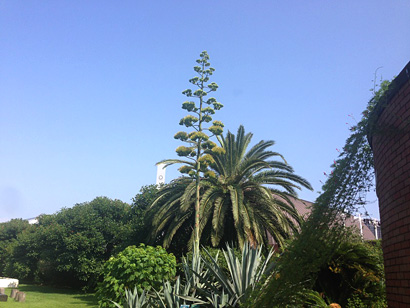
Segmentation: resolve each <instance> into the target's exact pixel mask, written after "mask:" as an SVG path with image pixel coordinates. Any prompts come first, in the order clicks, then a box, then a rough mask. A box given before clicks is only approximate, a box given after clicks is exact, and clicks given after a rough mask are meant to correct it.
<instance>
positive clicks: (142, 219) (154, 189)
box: [122, 184, 161, 249]
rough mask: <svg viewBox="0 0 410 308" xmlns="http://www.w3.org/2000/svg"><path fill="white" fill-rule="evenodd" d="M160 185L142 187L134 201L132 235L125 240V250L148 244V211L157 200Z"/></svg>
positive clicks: (131, 222)
mask: <svg viewBox="0 0 410 308" xmlns="http://www.w3.org/2000/svg"><path fill="white" fill-rule="evenodd" d="M159 187H161V186H158V185H155V184H152V185H146V186H143V187H141V189H140V192H139V193H138V194H137V195H136V196H135V197H134V198H133V199H132V204H131V211H130V222H129V224H130V230H129V231H130V233H129V234H128V235H127V236H126V237H125V238H124V246H123V247H122V249H124V248H125V247H127V246H131V245H138V244H139V243H146V241H147V234H148V233H149V228H150V226H149V225H148V224H147V222H148V221H149V220H148V219H147V216H146V211H147V209H148V208H149V206H150V205H151V203H152V202H153V201H154V200H155V196H156V194H157V193H158V190H159Z"/></svg>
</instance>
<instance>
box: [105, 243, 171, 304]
mask: <svg viewBox="0 0 410 308" xmlns="http://www.w3.org/2000/svg"><path fill="white" fill-rule="evenodd" d="M175 274H176V259H175V256H174V255H173V254H168V253H167V252H166V250H165V249H164V248H162V247H159V246H158V247H156V248H155V247H152V246H145V245H144V244H141V245H140V246H139V247H136V246H129V247H127V248H125V249H124V250H123V251H122V252H120V253H119V254H118V255H117V256H115V257H111V258H110V259H109V260H108V261H107V262H106V263H105V264H104V268H103V277H104V280H103V281H102V282H101V283H99V284H98V287H97V297H98V299H99V302H100V305H101V306H102V307H109V306H110V305H111V304H109V302H108V300H112V301H115V302H119V301H120V300H121V297H122V296H123V295H124V294H125V290H126V289H130V290H132V289H134V288H135V287H137V289H138V292H142V290H143V289H144V290H149V289H151V288H154V289H160V287H161V286H162V282H163V281H164V280H172V279H173V278H174V277H175Z"/></svg>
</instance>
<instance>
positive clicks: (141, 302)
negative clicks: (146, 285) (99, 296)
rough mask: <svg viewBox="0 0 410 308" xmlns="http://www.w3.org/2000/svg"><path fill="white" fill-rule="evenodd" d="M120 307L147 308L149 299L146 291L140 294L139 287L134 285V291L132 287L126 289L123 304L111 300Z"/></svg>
mask: <svg viewBox="0 0 410 308" xmlns="http://www.w3.org/2000/svg"><path fill="white" fill-rule="evenodd" d="M111 302H112V303H113V304H114V305H115V306H116V307H118V308H146V307H149V306H148V305H149V299H148V297H147V296H146V294H145V291H142V293H141V294H138V289H137V287H134V291H131V290H130V289H126V290H125V296H124V297H123V301H122V302H123V303H124V304H123V306H121V305H120V304H119V303H116V302H114V301H111Z"/></svg>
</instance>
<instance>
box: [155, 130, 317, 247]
mask: <svg viewBox="0 0 410 308" xmlns="http://www.w3.org/2000/svg"><path fill="white" fill-rule="evenodd" d="M252 136H253V135H252V134H251V133H248V134H245V130H244V128H243V126H241V127H239V129H238V133H237V135H236V136H235V135H234V134H232V133H230V132H228V134H227V135H226V137H219V138H218V139H219V141H220V145H221V147H222V148H223V149H224V153H215V152H211V151H208V150H207V151H206V154H208V155H210V157H209V159H210V160H211V163H210V165H209V171H208V175H209V176H208V178H206V179H203V180H202V184H201V200H200V215H201V221H200V225H199V232H200V236H201V235H202V236H203V238H204V243H206V244H212V245H213V246H219V245H220V244H224V243H225V242H232V241H233V242H236V243H238V244H239V246H242V245H243V244H244V242H245V241H249V242H251V244H253V245H254V246H257V245H259V244H262V243H264V244H268V242H269V238H268V235H267V233H266V231H268V232H269V233H270V234H271V235H272V236H273V238H274V239H275V240H276V242H278V243H279V244H282V243H283V241H284V240H285V239H286V238H288V237H289V236H290V235H291V234H292V233H294V232H297V228H298V225H299V222H300V218H299V215H298V213H297V211H296V209H295V208H294V206H293V203H292V198H294V197H296V196H297V194H296V191H297V190H299V189H301V188H302V187H305V188H308V189H312V188H311V186H310V184H309V183H308V182H307V181H306V180H305V179H303V178H302V177H300V176H298V175H296V174H295V173H294V172H293V169H292V167H291V166H289V165H288V164H287V163H286V161H285V160H284V159H283V157H282V155H280V154H279V153H276V152H273V151H270V150H269V147H271V146H272V145H274V142H273V141H263V140H262V141H260V142H258V143H257V144H256V145H254V146H253V147H252V148H250V149H249V150H248V147H249V144H250V142H251V139H252ZM275 158H280V159H281V160H282V161H278V160H274V159H275ZM193 188H194V183H193V180H192V179H190V178H189V177H180V178H178V179H177V180H175V181H173V182H172V183H170V185H168V186H166V187H164V188H163V189H161V190H160V191H159V193H158V197H157V198H156V200H155V201H154V203H153V207H154V209H153V210H154V211H155V213H156V215H155V216H156V217H155V219H154V220H153V226H154V229H153V236H154V237H155V236H157V235H158V234H164V238H163V244H164V246H168V245H169V244H170V243H171V241H172V239H173V237H174V235H175V234H176V233H177V232H179V233H182V235H181V236H184V235H185V234H184V233H185V229H184V228H183V226H184V224H185V223H186V222H187V221H190V220H192V215H193V211H192V203H193V202H194V200H195V191H194V189H193ZM181 228H182V231H181V230H180V229H181ZM178 237H179V236H178Z"/></svg>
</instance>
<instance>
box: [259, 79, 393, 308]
mask: <svg viewBox="0 0 410 308" xmlns="http://www.w3.org/2000/svg"><path fill="white" fill-rule="evenodd" d="M388 84H389V83H388V82H383V83H382V84H381V87H380V89H379V90H378V91H377V92H375V95H374V97H373V98H372V99H371V100H370V102H369V104H368V107H367V109H366V110H365V111H364V112H363V117H362V120H361V121H360V122H359V123H358V124H357V125H356V126H354V127H352V128H351V130H352V134H351V135H350V137H349V138H348V139H347V140H346V145H345V146H344V148H343V151H342V152H341V153H340V156H339V159H338V160H336V161H335V163H334V164H333V165H332V167H333V171H332V172H331V175H330V176H329V177H328V179H327V181H326V183H325V185H324V186H323V193H322V194H321V195H320V196H319V197H318V198H317V199H316V201H315V204H314V206H313V208H312V213H311V215H310V216H309V218H308V219H307V221H306V223H304V224H303V225H302V228H301V233H300V234H299V235H297V236H296V238H295V240H293V241H292V242H291V243H290V245H289V246H288V247H287V249H286V252H285V253H284V254H283V256H282V257H281V259H280V261H279V262H278V266H279V267H280V273H281V275H280V278H279V279H270V281H269V284H268V286H267V287H266V288H265V289H263V290H262V291H261V292H260V293H259V294H257V295H254V296H255V301H254V302H255V305H257V306H258V307H272V306H275V305H277V306H280V305H282V306H281V307H284V306H286V305H293V306H294V305H300V304H303V296H302V294H304V293H305V292H306V290H311V289H312V288H313V285H314V283H315V281H316V279H317V276H318V273H319V272H320V270H321V268H322V266H323V265H324V264H328V262H330V260H332V258H333V256H334V255H335V252H336V251H338V249H339V247H340V246H341V245H342V243H343V239H344V237H345V236H347V233H346V232H347V230H346V228H344V226H343V224H342V223H341V220H340V219H339V215H340V214H341V213H344V212H346V211H351V210H352V209H354V208H355V206H358V205H359V206H360V205H362V204H363V202H364V198H363V193H365V192H366V191H368V190H369V189H371V187H372V185H373V182H372V180H373V173H374V170H373V156H372V152H371V149H370V147H369V144H368V142H367V132H368V124H369V122H371V121H369V117H370V118H371V117H372V116H371V114H372V110H373V108H374V106H375V105H376V104H377V103H378V100H379V99H380V98H381V97H382V96H383V93H384V92H385V91H386V90H387V88H388Z"/></svg>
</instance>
